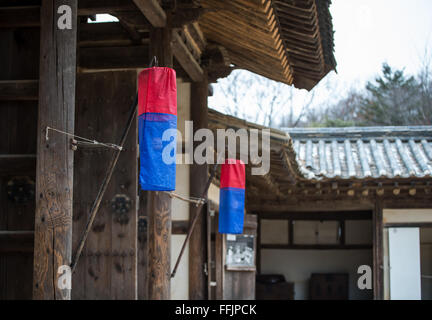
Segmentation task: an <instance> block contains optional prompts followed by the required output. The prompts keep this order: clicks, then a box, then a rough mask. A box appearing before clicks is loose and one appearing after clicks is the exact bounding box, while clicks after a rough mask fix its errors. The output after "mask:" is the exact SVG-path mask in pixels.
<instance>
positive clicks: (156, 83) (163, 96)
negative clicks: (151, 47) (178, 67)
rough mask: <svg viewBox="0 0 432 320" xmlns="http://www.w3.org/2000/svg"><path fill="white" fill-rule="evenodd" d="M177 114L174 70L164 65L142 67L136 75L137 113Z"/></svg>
mask: <svg viewBox="0 0 432 320" xmlns="http://www.w3.org/2000/svg"><path fill="white" fill-rule="evenodd" d="M143 113H166V114H172V115H175V116H176V115H177V84H176V72H175V70H174V69H171V68H166V67H154V68H148V69H144V70H143V71H141V72H140V74H139V76H138V115H142V114H143Z"/></svg>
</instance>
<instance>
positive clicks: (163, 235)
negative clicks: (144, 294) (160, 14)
mask: <svg viewBox="0 0 432 320" xmlns="http://www.w3.org/2000/svg"><path fill="white" fill-rule="evenodd" d="M153 56H156V57H157V58H158V63H159V66H160V67H172V66H173V55H172V49H171V29H170V28H153V29H151V30H150V59H151V58H153ZM147 219H148V229H147V230H148V255H149V256H148V276H147V279H148V298H149V299H150V300H167V299H170V296H171V294H170V290H171V289H170V282H171V197H170V196H169V195H168V194H167V193H163V192H153V191H150V192H149V193H148V198H147Z"/></svg>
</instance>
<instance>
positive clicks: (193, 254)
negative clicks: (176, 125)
mask: <svg viewBox="0 0 432 320" xmlns="http://www.w3.org/2000/svg"><path fill="white" fill-rule="evenodd" d="M204 79H205V80H204V81H202V82H193V83H192V85H191V97H192V98H191V120H192V121H193V131H194V134H195V132H196V131H197V130H199V129H202V128H208V106H207V97H208V80H207V76H205V77H204ZM199 143H200V142H197V143H195V142H194V144H195V145H194V149H195V146H196V144H199ZM207 167H208V166H207V165H206V164H203V165H198V164H196V163H195V162H194V163H193V164H192V165H191V166H190V172H189V177H190V178H189V181H190V182H189V194H190V196H191V197H201V195H202V192H203V189H204V187H205V185H206V182H207V179H208V168H207ZM196 212H197V211H196V208H195V206H193V205H191V206H190V210H189V221H192V220H193V218H194V215H195V214H196ZM198 214H199V215H200V216H199V218H198V221H197V224H196V226H195V229H194V232H193V233H192V235H191V238H190V241H189V299H191V300H204V299H206V297H207V290H206V288H207V279H206V274H205V273H204V263H205V261H206V255H207V253H206V248H207V246H206V236H207V235H206V212H204V206H203V207H202V208H201V210H200V212H199V213H198ZM209 267H210V266H207V268H209Z"/></svg>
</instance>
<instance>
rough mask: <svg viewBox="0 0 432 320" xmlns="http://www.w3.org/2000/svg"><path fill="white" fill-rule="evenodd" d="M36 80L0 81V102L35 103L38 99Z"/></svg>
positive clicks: (37, 82) (37, 83)
mask: <svg viewBox="0 0 432 320" xmlns="http://www.w3.org/2000/svg"><path fill="white" fill-rule="evenodd" d="M38 87H39V81H38V80H3V81H0V101H11V100H13V101H27V100H29V101H35V100H37V99H38Z"/></svg>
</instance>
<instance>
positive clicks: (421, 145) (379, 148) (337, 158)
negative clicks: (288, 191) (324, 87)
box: [284, 126, 432, 180]
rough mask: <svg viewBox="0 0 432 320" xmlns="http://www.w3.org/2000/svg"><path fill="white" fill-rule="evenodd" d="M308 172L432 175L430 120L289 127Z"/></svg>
mask: <svg viewBox="0 0 432 320" xmlns="http://www.w3.org/2000/svg"><path fill="white" fill-rule="evenodd" d="M284 131H286V132H287V133H288V134H289V136H290V137H291V140H292V143H293V146H294V152H295V158H296V162H297V163H298V165H299V167H300V171H301V172H302V174H303V176H304V178H307V179H311V180H323V179H324V180H325V179H377V178H390V179H391V178H411V177H412V178H423V177H431V176H432V126H417V127H365V128H357V127H356V128H319V129H285V130H284Z"/></svg>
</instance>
